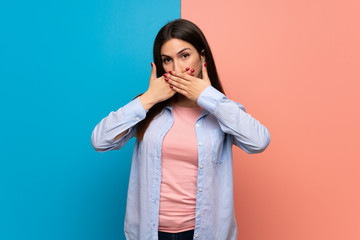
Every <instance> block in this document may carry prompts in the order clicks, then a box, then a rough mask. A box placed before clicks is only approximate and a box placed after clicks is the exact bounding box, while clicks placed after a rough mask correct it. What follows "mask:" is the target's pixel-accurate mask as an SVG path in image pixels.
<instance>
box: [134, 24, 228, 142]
mask: <svg viewBox="0 0 360 240" xmlns="http://www.w3.org/2000/svg"><path fill="white" fill-rule="evenodd" d="M172 38H177V39H180V40H183V41H186V42H188V43H190V44H191V45H193V46H194V47H195V49H196V50H197V51H198V53H199V55H202V56H205V61H206V64H207V70H208V75H209V78H210V82H211V85H212V86H213V87H214V88H216V89H217V90H219V91H220V92H222V93H224V90H223V88H222V86H221V83H220V79H219V76H218V74H217V71H216V66H215V61H214V58H213V55H212V53H211V50H210V46H209V44H208V42H207V41H206V38H205V36H204V34H203V33H202V31H201V30H200V28H198V27H197V26H196V25H195V24H194V23H192V22H190V21H188V20H185V19H176V20H174V21H172V22H169V23H168V24H166V25H165V26H163V27H162V28H161V29H160V31H159V32H158V34H157V36H156V38H155V41H154V48H153V55H154V63H155V65H156V75H157V77H160V76H162V75H163V74H164V73H165V70H164V68H163V65H162V59H161V47H162V45H163V44H164V43H165V42H167V41H168V40H170V39H172ZM203 50H204V52H202V51H203ZM175 98H176V96H175V95H174V96H173V97H171V98H169V99H168V100H165V101H163V102H159V103H157V104H155V105H154V106H153V107H152V108H150V110H149V111H148V113H147V115H146V118H145V119H144V120H142V121H141V122H140V123H139V125H138V129H137V134H136V137H137V138H138V140H142V139H143V137H144V134H145V131H146V129H147V128H148V126H149V124H150V122H151V121H152V120H153V119H154V117H155V116H156V115H158V114H159V113H160V112H161V111H162V110H163V109H164V108H165V107H166V106H168V105H170V104H172V103H173V102H174V101H175Z"/></svg>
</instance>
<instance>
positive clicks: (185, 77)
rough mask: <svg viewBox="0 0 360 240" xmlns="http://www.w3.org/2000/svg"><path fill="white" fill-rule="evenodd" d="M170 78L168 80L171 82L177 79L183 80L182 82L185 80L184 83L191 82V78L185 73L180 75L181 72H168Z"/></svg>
mask: <svg viewBox="0 0 360 240" xmlns="http://www.w3.org/2000/svg"><path fill="white" fill-rule="evenodd" d="M169 73H170V76H169V78H172V79H173V80H178V79H183V80H186V81H191V80H192V78H193V77H192V76H191V75H190V74H187V73H181V72H175V71H174V72H173V71H170V72H169Z"/></svg>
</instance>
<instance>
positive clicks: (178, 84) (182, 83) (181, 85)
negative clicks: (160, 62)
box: [167, 78, 189, 91]
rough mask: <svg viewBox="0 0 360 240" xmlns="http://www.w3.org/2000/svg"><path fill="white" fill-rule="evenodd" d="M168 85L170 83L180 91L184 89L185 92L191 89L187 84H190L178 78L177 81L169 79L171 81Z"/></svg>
mask: <svg viewBox="0 0 360 240" xmlns="http://www.w3.org/2000/svg"><path fill="white" fill-rule="evenodd" d="M167 83H169V84H170V86H175V87H177V88H178V89H182V90H185V91H186V90H187V89H188V88H189V86H188V84H187V83H188V82H187V81H185V80H183V79H181V78H177V80H173V79H169V81H167Z"/></svg>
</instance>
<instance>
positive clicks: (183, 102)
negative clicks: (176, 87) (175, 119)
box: [175, 94, 199, 108]
mask: <svg viewBox="0 0 360 240" xmlns="http://www.w3.org/2000/svg"><path fill="white" fill-rule="evenodd" d="M175 104H176V105H179V106H180V107H187V108H194V107H199V105H198V104H197V102H194V101H192V100H190V99H188V98H187V97H185V96H184V95H181V94H177V95H176V100H175Z"/></svg>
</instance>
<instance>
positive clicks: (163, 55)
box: [161, 48, 191, 57]
mask: <svg viewBox="0 0 360 240" xmlns="http://www.w3.org/2000/svg"><path fill="white" fill-rule="evenodd" d="M185 50H191V49H190V48H184V49H182V50H181V51H180V52H178V53H177V55H180V54H181V53H182V52H183V51H185ZM161 56H162V57H169V56H168V55H165V54H161Z"/></svg>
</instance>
